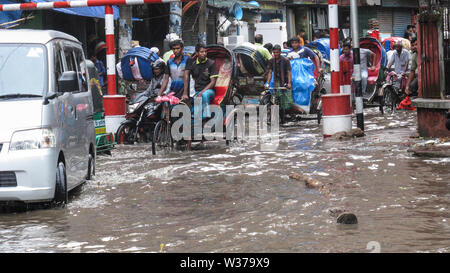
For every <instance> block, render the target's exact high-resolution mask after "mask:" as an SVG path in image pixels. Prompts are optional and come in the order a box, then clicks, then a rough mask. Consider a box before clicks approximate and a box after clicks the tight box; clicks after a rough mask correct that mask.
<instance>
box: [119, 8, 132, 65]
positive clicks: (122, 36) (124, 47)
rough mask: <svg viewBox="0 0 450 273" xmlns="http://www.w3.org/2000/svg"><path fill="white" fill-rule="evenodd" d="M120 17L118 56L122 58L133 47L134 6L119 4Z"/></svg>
mask: <svg viewBox="0 0 450 273" xmlns="http://www.w3.org/2000/svg"><path fill="white" fill-rule="evenodd" d="M119 12H120V19H119V50H118V57H119V59H121V58H122V57H123V56H124V55H125V54H126V53H127V52H128V50H130V49H131V40H132V33H133V29H132V28H133V23H132V21H131V18H132V7H131V6H119Z"/></svg>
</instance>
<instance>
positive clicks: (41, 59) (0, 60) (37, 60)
mask: <svg viewBox="0 0 450 273" xmlns="http://www.w3.org/2000/svg"><path fill="white" fill-rule="evenodd" d="M46 59H47V50H46V48H45V46H43V45H36V44H2V45H0V96H2V95H9V94H31V95H39V96H43V95H44V94H45V92H46V89H47V81H46V79H47V62H46Z"/></svg>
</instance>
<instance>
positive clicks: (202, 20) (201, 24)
mask: <svg viewBox="0 0 450 273" xmlns="http://www.w3.org/2000/svg"><path fill="white" fill-rule="evenodd" d="M207 2H208V0H201V1H200V10H199V17H198V42H199V43H202V44H205V45H206V41H207V40H206V20H207V18H208V14H207V12H208V11H207V9H206V5H207Z"/></svg>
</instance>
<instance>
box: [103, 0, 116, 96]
mask: <svg viewBox="0 0 450 273" xmlns="http://www.w3.org/2000/svg"><path fill="white" fill-rule="evenodd" d="M105 39H106V66H107V69H106V74H107V75H108V95H115V94H116V66H115V63H116V55H115V51H116V50H115V46H114V13H113V8H112V6H111V5H107V6H105Z"/></svg>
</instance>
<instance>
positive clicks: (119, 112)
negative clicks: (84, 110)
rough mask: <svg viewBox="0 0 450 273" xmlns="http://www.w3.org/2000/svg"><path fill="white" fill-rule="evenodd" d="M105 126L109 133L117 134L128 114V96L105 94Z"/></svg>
mask: <svg viewBox="0 0 450 273" xmlns="http://www.w3.org/2000/svg"><path fill="white" fill-rule="evenodd" d="M103 104H104V107H105V126H106V132H107V133H113V134H115V133H116V132H117V129H119V126H120V124H121V123H122V121H124V120H125V115H126V97H125V96H122V95H107V96H103Z"/></svg>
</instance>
